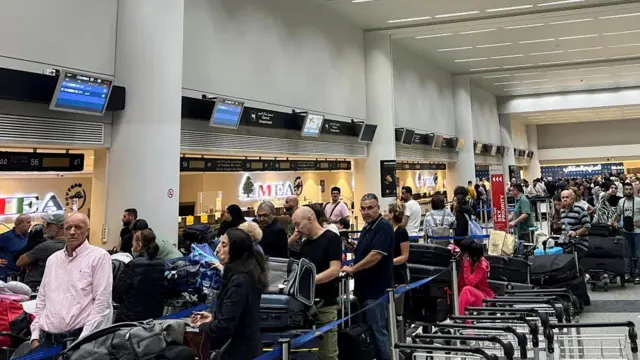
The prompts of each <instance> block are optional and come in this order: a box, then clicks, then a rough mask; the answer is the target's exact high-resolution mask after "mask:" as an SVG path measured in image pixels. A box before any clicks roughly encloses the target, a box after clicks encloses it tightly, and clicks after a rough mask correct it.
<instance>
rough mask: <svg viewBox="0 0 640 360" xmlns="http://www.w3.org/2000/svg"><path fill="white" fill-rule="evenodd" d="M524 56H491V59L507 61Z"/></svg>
mask: <svg viewBox="0 0 640 360" xmlns="http://www.w3.org/2000/svg"><path fill="white" fill-rule="evenodd" d="M523 56H524V54H515V55H500V56H492V57H491V59H509V58H516V57H523Z"/></svg>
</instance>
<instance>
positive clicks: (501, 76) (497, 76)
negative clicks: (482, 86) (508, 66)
mask: <svg viewBox="0 0 640 360" xmlns="http://www.w3.org/2000/svg"><path fill="white" fill-rule="evenodd" d="M509 76H511V75H509V74H503V75H487V76H483V77H484V78H485V79H496V78H503V77H509Z"/></svg>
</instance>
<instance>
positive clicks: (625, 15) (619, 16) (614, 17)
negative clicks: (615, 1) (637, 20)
mask: <svg viewBox="0 0 640 360" xmlns="http://www.w3.org/2000/svg"><path fill="white" fill-rule="evenodd" d="M629 16H640V13H632V14H620V15H611V16H600V17H599V18H598V19H616V18H621V17H629Z"/></svg>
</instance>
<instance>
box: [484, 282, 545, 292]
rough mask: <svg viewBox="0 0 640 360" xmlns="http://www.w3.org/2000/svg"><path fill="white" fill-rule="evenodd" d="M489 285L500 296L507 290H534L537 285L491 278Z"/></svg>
mask: <svg viewBox="0 0 640 360" xmlns="http://www.w3.org/2000/svg"><path fill="white" fill-rule="evenodd" d="M489 287H490V288H491V290H492V291H493V292H494V293H495V294H496V295H498V296H502V295H505V293H506V290H533V289H535V286H533V285H529V284H520V283H512V282H507V281H496V280H489Z"/></svg>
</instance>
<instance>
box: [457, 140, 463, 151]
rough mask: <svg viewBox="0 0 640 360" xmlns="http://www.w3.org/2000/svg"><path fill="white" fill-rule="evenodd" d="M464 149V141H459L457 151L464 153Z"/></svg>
mask: <svg viewBox="0 0 640 360" xmlns="http://www.w3.org/2000/svg"><path fill="white" fill-rule="evenodd" d="M462 149H464V139H460V138H459V139H458V143H457V144H456V151H462Z"/></svg>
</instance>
